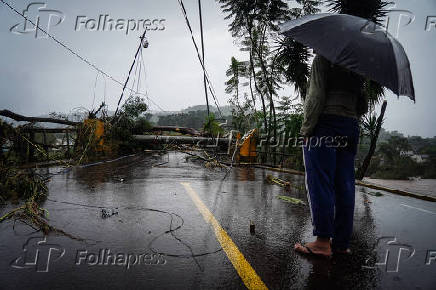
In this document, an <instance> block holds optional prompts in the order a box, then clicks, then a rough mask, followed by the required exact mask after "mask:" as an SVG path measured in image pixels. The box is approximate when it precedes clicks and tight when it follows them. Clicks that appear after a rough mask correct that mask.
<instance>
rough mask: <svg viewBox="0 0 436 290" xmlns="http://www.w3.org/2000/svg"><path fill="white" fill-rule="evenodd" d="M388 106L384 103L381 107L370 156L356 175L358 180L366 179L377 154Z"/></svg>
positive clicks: (369, 152)
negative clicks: (373, 157)
mask: <svg viewBox="0 0 436 290" xmlns="http://www.w3.org/2000/svg"><path fill="white" fill-rule="evenodd" d="M387 105H388V102H387V101H384V102H383V105H382V107H381V112H380V116H379V117H378V118H377V127H376V129H375V133H374V135H373V136H372V138H371V145H370V147H369V151H368V154H367V155H366V157H365V159H364V160H363V163H362V166H360V168H359V170H358V171H357V174H356V179H357V180H362V179H363V178H364V177H365V174H366V171H367V170H368V167H369V164H370V163H371V159H372V156H373V155H374V153H375V149H376V147H377V139H378V135H379V134H380V130H381V126H382V123H383V118H384V116H385V111H386V106H387Z"/></svg>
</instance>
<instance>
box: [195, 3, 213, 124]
mask: <svg viewBox="0 0 436 290" xmlns="http://www.w3.org/2000/svg"><path fill="white" fill-rule="evenodd" d="M198 11H199V14H200V32H201V53H202V58H203V67H205V64H204V39H203V17H202V15H201V0H198ZM203 83H204V93H205V95H206V105H207V116H209V114H210V112H209V97H208V95H207V85H206V72H205V71H203Z"/></svg>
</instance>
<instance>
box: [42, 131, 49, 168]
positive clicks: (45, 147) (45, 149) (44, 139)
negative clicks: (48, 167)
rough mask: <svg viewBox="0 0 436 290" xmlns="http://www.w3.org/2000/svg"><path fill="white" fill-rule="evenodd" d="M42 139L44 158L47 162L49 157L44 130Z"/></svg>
mask: <svg viewBox="0 0 436 290" xmlns="http://www.w3.org/2000/svg"><path fill="white" fill-rule="evenodd" d="M42 137H43V141H42V143H43V144H44V151H45V154H46V155H45V158H46V160H47V161H49V160H50V158H49V156H48V146H47V134H46V132H45V130H44V131H43V132H42Z"/></svg>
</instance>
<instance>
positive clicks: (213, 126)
mask: <svg viewBox="0 0 436 290" xmlns="http://www.w3.org/2000/svg"><path fill="white" fill-rule="evenodd" d="M203 131H204V132H205V133H206V134H208V135H211V136H218V134H222V133H224V129H223V128H221V126H220V125H219V123H218V122H217V121H216V119H215V114H213V113H211V114H210V115H209V116H206V120H205V122H204V125H203Z"/></svg>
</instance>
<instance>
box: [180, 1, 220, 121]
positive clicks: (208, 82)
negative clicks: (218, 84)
mask: <svg viewBox="0 0 436 290" xmlns="http://www.w3.org/2000/svg"><path fill="white" fill-rule="evenodd" d="M178 1H179V4H180V8H181V9H182V13H183V16H184V17H185V21H186V25H187V26H188V29H189V32H190V33H191V38H192V42H193V44H194V47H195V50H196V51H197V57H198V60H199V61H200V64H201V67H202V69H203V72H204V75H205V77H206V82H207V84H208V87H209V91H210V93H211V95H212V97H213V99H214V102H215V105H216V107H217V109H218V112H219V114H220V116H221V118H222V117H223V115H222V113H221V110H220V107H219V103H218V100H217V98H216V93H215V89H214V87H213V85H212V83H211V81H210V77H209V74H208V72H207V70H206V67H205V66H204V63H203V60H202V59H201V56H200V50H199V48H198V45H197V42H196V41H195V38H194V32H193V30H192V27H191V23H190V21H189V18H188V14H187V12H186V9H185V5H184V4H183V1H182V0H178Z"/></svg>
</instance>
